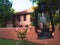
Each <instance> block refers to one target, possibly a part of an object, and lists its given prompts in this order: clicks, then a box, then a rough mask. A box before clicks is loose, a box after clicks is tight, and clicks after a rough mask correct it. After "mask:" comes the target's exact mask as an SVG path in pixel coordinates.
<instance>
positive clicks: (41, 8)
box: [34, 2, 55, 39]
mask: <svg viewBox="0 0 60 45" xmlns="http://www.w3.org/2000/svg"><path fill="white" fill-rule="evenodd" d="M46 11H48V13H49V18H50V21H51V25H52V31H49V28H47V29H44V28H43V29H41V32H38V29H39V26H38V12H39V13H42V12H46ZM34 14H35V32H36V34H37V36H38V39H47V38H53V37H54V36H53V35H52V33H53V32H54V31H55V28H54V23H53V16H52V13H51V9H50V8H49V7H48V6H47V5H46V3H45V2H42V3H38V7H37V8H36V9H35V10H34Z"/></svg>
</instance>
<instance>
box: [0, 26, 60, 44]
mask: <svg viewBox="0 0 60 45" xmlns="http://www.w3.org/2000/svg"><path fill="white" fill-rule="evenodd" d="M16 28H17V31H21V30H22V29H23V28H19V27H16ZM16 28H0V38H7V39H17V40H18V38H17V33H16V32H15V30H16ZM26 39H28V40H29V41H32V42H36V43H43V44H47V45H60V32H59V30H58V29H57V27H56V28H55V32H54V38H52V39H37V35H36V33H35V31H34V28H32V29H30V28H29V29H28V32H27V35H26Z"/></svg>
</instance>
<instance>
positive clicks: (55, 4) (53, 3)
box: [30, 0, 58, 10]
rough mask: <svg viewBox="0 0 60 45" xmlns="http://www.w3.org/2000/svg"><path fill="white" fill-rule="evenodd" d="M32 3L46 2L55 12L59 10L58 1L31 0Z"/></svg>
mask: <svg viewBox="0 0 60 45" xmlns="http://www.w3.org/2000/svg"><path fill="white" fill-rule="evenodd" d="M30 1H31V2H32V3H39V2H40V3H41V2H46V3H47V5H48V6H49V7H50V8H51V9H53V10H56V9H58V0H30Z"/></svg>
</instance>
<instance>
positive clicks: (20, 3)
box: [10, 0, 32, 11]
mask: <svg viewBox="0 0 60 45" xmlns="http://www.w3.org/2000/svg"><path fill="white" fill-rule="evenodd" d="M10 1H11V0H10ZM12 1H13V4H12V8H13V9H14V10H15V11H23V10H25V9H27V8H29V7H31V6H32V3H31V2H30V1H29V0H12Z"/></svg>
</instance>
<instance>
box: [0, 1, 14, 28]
mask: <svg viewBox="0 0 60 45" xmlns="http://www.w3.org/2000/svg"><path fill="white" fill-rule="evenodd" d="M13 11H14V10H13V9H12V3H11V2H10V1H9V0H0V27H1V26H2V27H5V26H6V25H5V24H6V23H7V21H8V20H10V19H11V16H12V14H13V13H14V12H13Z"/></svg>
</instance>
